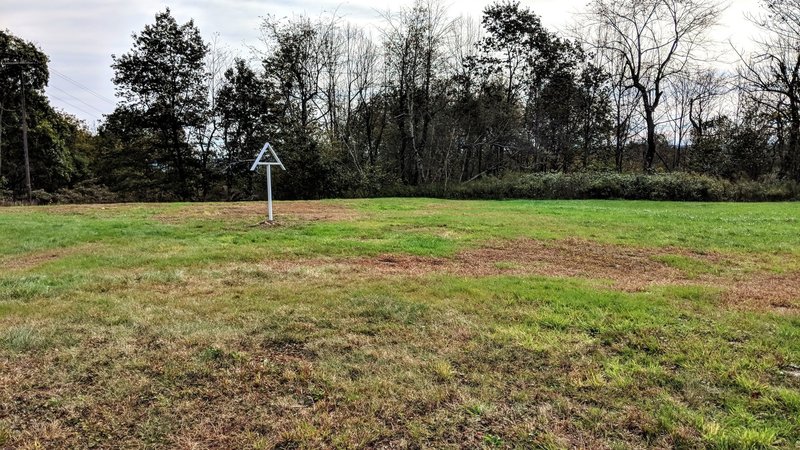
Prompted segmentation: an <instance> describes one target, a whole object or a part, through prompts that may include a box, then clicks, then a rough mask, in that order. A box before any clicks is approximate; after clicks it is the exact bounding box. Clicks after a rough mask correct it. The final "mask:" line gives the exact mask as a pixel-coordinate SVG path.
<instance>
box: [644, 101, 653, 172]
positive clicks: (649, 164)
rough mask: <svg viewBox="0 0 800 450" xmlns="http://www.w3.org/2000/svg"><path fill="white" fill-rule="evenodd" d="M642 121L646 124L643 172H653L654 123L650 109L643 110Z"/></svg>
mask: <svg viewBox="0 0 800 450" xmlns="http://www.w3.org/2000/svg"><path fill="white" fill-rule="evenodd" d="M644 120H645V122H647V151H646V152H645V155H644V165H643V169H644V171H645V172H651V171H652V170H653V159H655V156H656V122H655V119H654V118H653V111H652V109H649V108H647V109H645V115H644Z"/></svg>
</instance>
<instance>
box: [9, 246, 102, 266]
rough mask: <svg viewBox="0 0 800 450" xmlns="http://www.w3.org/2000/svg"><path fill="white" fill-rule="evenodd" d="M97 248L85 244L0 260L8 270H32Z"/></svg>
mask: <svg viewBox="0 0 800 450" xmlns="http://www.w3.org/2000/svg"><path fill="white" fill-rule="evenodd" d="M97 247H98V245H96V244H84V245H77V246H73V247H61V248H50V249H47V250H41V251H36V252H32V253H27V254H23V255H13V256H7V257H5V258H3V259H0V267H1V268H3V269H6V270H26V269H32V268H35V267H38V266H41V265H42V264H46V263H48V262H51V261H55V260H57V259H61V258H64V257H66V256H70V255H76V254H78V253H86V252H91V251H94V250H95V249H96V248H97Z"/></svg>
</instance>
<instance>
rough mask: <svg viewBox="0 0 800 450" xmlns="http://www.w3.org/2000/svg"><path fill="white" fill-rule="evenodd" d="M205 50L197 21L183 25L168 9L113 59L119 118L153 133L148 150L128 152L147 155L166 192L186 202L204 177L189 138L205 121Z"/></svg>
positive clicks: (138, 149)
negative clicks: (130, 47)
mask: <svg viewBox="0 0 800 450" xmlns="http://www.w3.org/2000/svg"><path fill="white" fill-rule="evenodd" d="M207 52H208V47H207V45H206V44H205V43H204V42H203V39H202V37H201V36H200V31H199V30H198V29H197V27H195V25H194V22H193V21H191V20H190V21H189V22H187V23H185V24H183V25H179V24H178V23H177V21H176V20H175V18H174V17H172V14H171V13H170V10H169V9H166V10H165V11H164V12H161V13H158V14H156V17H155V23H153V24H151V25H146V26H145V27H144V29H143V30H142V31H141V32H140V33H139V34H134V35H133V48H132V49H131V50H130V51H129V52H128V53H126V54H124V55H122V56H113V55H112V57H113V60H114V62H113V64H112V67H113V69H114V73H115V75H114V79H113V81H114V84H115V85H116V87H117V93H118V95H120V96H121V97H122V98H123V99H124V102H123V104H122V105H121V106H120V108H121V112H120V113H119V114H118V115H117V118H116V119H118V120H132V121H134V122H133V123H132V124H131V125H134V126H136V127H138V128H141V130H143V131H145V132H146V133H148V134H150V135H151V136H150V138H149V139H146V143H148V144H149V145H148V146H146V147H143V148H139V147H127V148H125V149H124V151H131V152H143V153H144V154H143V155H142V157H141V159H142V160H144V161H147V163H148V164H150V165H151V166H152V167H153V170H154V171H155V172H156V173H157V175H158V176H157V179H158V181H159V182H160V183H161V184H162V186H163V188H164V189H165V190H167V191H170V192H173V193H175V194H176V195H177V196H178V197H180V198H182V199H191V198H193V197H194V195H195V194H196V189H197V184H198V180H199V175H200V165H201V164H200V161H199V158H198V157H197V154H196V152H195V151H194V148H193V146H192V145H191V143H190V141H189V138H188V136H189V132H190V130H191V129H193V128H196V127H199V126H201V125H202V124H203V121H204V120H205V119H206V116H205V113H206V111H207V108H208V95H207V89H208V88H207V83H206V82H205V75H206V74H205V65H204V59H205V56H206V54H207ZM122 111H124V112H122ZM148 172H151V170H148ZM156 173H154V174H152V175H156Z"/></svg>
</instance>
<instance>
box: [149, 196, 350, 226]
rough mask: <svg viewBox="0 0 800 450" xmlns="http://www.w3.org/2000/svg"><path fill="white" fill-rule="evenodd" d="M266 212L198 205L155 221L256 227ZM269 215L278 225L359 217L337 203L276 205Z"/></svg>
mask: <svg viewBox="0 0 800 450" xmlns="http://www.w3.org/2000/svg"><path fill="white" fill-rule="evenodd" d="M266 208H267V207H266V203H265V202H241V203H200V204H192V205H190V206H185V207H180V208H178V209H175V210H173V211H168V212H164V213H161V214H158V215H156V216H155V219H157V220H159V221H161V222H166V223H184V222H186V221H189V220H197V219H224V220H251V221H253V223H256V222H258V221H259V220H263V219H264V217H265V215H266ZM273 213H274V215H275V218H276V222H277V223H278V224H280V223H281V222H282V221H283V220H293V221H296V220H300V221H317V220H330V221H341V220H356V219H358V218H360V217H361V215H360V214H359V213H358V212H357V211H355V210H354V209H351V208H348V207H347V206H344V205H342V204H341V203H325V202H318V201H276V202H275V203H274V204H273Z"/></svg>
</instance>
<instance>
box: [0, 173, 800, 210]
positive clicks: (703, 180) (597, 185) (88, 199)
mask: <svg viewBox="0 0 800 450" xmlns="http://www.w3.org/2000/svg"><path fill="white" fill-rule="evenodd" d="M390 180H391V178H390V177H387V176H385V174H365V176H364V179H363V180H362V182H361V183H353V184H352V185H350V187H349V189H341V190H339V191H337V192H335V193H334V194H333V195H334V196H337V197H350V198H357V197H437V198H449V199H463V200H467V199H487V200H488V199H513V198H520V199H555V200H558V199H562V200H568V199H626V200H674V201H711V202H716V201H743V202H747V201H791V200H800V184H798V183H795V182H792V181H784V180H776V179H765V180H761V181H736V182H734V181H728V180H724V179H720V178H713V177H708V176H705V175H693V174H687V173H670V174H657V175H643V174H619V173H605V172H591V173H589V172H587V173H572V174H567V173H560V172H555V173H534V174H519V173H517V174H511V175H507V176H505V177H503V178H494V177H486V178H482V179H478V180H475V181H472V182H468V183H451V184H448V185H443V184H432V185H425V186H406V185H401V184H398V183H397V182H395V183H391V181H390ZM275 191H276V196H277V197H278V198H285V197H284V196H282V195H281V186H280V184H279V183H278V185H277V186H275ZM11 194H12V193H11V191H2V190H0V204H3V203H5V204H14V203H18V202H19V201H21V200H22V199H21V198H16V199H15V198H12V196H11ZM33 197H34V203H36V204H40V205H41V204H51V203H111V202H125V201H164V199H159V198H147V197H144V198H140V197H135V198H134V197H120V196H118V195H117V194H115V193H113V192H111V191H109V190H108V189H107V188H106V187H105V186H102V185H96V184H91V183H82V184H78V185H76V186H74V187H73V188H71V189H60V190H59V191H57V192H56V193H53V194H50V193H47V192H45V191H41V190H38V191H34V192H33Z"/></svg>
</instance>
